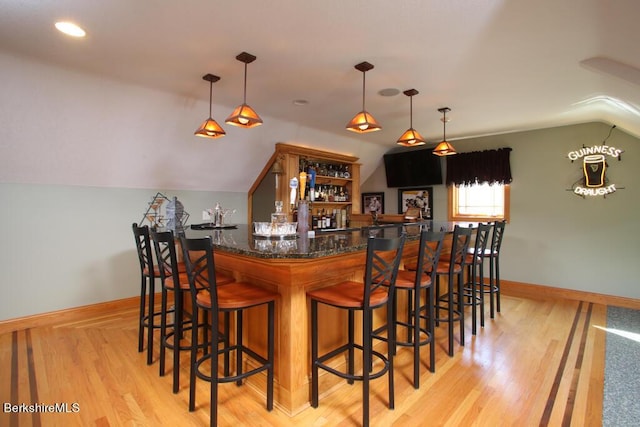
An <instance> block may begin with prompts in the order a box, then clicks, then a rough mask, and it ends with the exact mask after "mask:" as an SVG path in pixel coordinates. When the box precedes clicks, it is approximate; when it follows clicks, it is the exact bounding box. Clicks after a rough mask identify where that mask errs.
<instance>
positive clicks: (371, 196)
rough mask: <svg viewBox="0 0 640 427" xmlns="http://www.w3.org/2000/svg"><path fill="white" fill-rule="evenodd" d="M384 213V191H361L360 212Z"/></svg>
mask: <svg viewBox="0 0 640 427" xmlns="http://www.w3.org/2000/svg"><path fill="white" fill-rule="evenodd" d="M372 211H373V212H376V213H377V214H378V215H382V214H383V213H384V193H382V192H380V193H362V213H365V214H369V213H371V212H372Z"/></svg>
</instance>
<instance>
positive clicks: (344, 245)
mask: <svg viewBox="0 0 640 427" xmlns="http://www.w3.org/2000/svg"><path fill="white" fill-rule="evenodd" d="M455 225H456V223H453V222H434V221H423V222H412V223H406V224H385V225H380V226H369V227H363V228H357V229H353V228H352V229H347V230H335V231H329V232H327V231H323V232H318V233H316V234H315V237H307V236H300V235H297V236H290V237H284V238H274V237H271V238H266V237H261V236H254V235H253V229H252V228H251V227H250V226H248V225H247V224H239V225H237V226H235V228H222V229H204V230H201V229H197V230H196V229H192V228H191V227H188V228H187V229H186V230H185V235H186V236H187V237H189V238H195V237H205V236H211V237H212V239H213V243H214V248H215V250H217V251H222V252H230V253H235V254H239V255H246V256H251V257H256V258H266V259H311V258H319V257H326V256H333V255H339V254H345V253H350V252H356V251H361V250H364V249H366V247H367V239H368V238H369V236H375V237H397V236H398V235H399V234H400V233H402V232H405V233H406V234H407V240H409V241H410V240H417V239H418V238H419V236H420V230H421V229H422V228H424V227H427V228H428V229H432V230H436V231H445V232H452V231H453V227H454V226H455ZM461 225H463V226H469V224H468V223H464V224H461Z"/></svg>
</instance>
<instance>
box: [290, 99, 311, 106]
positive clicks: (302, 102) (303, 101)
mask: <svg viewBox="0 0 640 427" xmlns="http://www.w3.org/2000/svg"><path fill="white" fill-rule="evenodd" d="M308 104H309V101H307V100H306V99H294V100H293V105H308Z"/></svg>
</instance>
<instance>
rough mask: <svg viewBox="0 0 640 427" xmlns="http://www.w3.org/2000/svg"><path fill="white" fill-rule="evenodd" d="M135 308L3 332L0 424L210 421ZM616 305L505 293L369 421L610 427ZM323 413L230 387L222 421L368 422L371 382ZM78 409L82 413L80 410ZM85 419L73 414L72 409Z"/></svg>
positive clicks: (375, 407)
mask: <svg viewBox="0 0 640 427" xmlns="http://www.w3.org/2000/svg"><path fill="white" fill-rule="evenodd" d="M136 316H137V310H136V309H135V308H124V309H112V310H110V312H109V313H108V314H104V313H103V314H100V315H93V316H91V317H90V318H86V319H83V320H75V321H66V322H64V323H60V324H56V325H55V326H42V327H40V326H38V327H33V328H30V329H24V330H19V331H14V332H8V333H3V334H1V335H0V403H2V404H3V411H2V412H0V426H17V425H20V426H31V425H33V426H36V425H42V426H90V425H95V426H123V425H141V426H160V425H168V426H177V425H180V426H189V425H193V426H198V425H208V422H209V411H208V396H209V393H208V383H205V382H204V381H198V402H197V410H196V411H195V412H192V413H190V412H188V410H187V402H188V385H187V375H188V356H187V355H186V354H185V355H184V356H183V357H184V358H183V359H182V362H181V368H182V379H183V380H182V383H181V389H180V392H179V393H178V394H173V393H172V392H171V363H170V358H171V356H170V355H169V356H168V358H169V360H168V364H167V375H166V376H164V377H159V376H158V362H157V348H156V355H155V359H156V361H155V362H154V364H153V365H150V366H148V365H147V364H146V363H145V353H138V352H137V325H136ZM605 322H606V306H605V305H602V304H597V303H589V302H580V301H573V300H564V299H557V298H556V299H542V298H541V299H532V298H525V297H517V296H508V295H504V294H503V296H502V313H500V314H498V315H497V316H496V318H495V319H493V320H491V319H489V316H488V315H487V323H486V326H485V328H484V329H480V330H479V331H478V334H477V335H476V336H472V335H471V328H470V319H467V329H466V330H467V339H466V343H465V344H466V345H465V346H464V347H460V346H459V345H458V346H456V354H455V356H454V357H453V358H449V357H448V356H447V355H446V350H445V348H446V330H445V329H444V328H441V329H439V330H438V331H437V337H436V338H437V343H436V346H437V351H436V358H437V361H436V373H435V374H432V373H430V372H429V371H428V369H427V367H426V363H427V360H428V354H427V351H426V349H425V350H424V351H423V357H422V360H423V370H422V376H421V388H420V389H419V390H415V389H414V388H413V386H412V384H411V377H412V364H411V360H412V359H411V352H410V350H408V349H406V348H401V349H399V351H398V355H397V357H396V359H395V373H396V387H395V393H396V408H395V409H394V410H389V409H388V408H387V381H386V379H385V378H382V379H379V380H376V381H373V382H372V391H371V393H372V399H371V420H372V425H377V426H390V425H394V426H423V425H424V426H436V425H449V426H463V425H464V426H467V425H477V426H537V425H551V426H560V425H567V426H568V425H575V426H586V425H600V424H601V418H602V396H603V376H604V372H603V371H604V351H605V336H604V334H605V332H604V331H602V330H601V329H598V328H596V327H594V326H606V325H605ZM320 389H321V393H322V392H324V395H322V396H321V397H320V406H319V407H318V408H317V409H313V408H310V407H309V408H307V409H305V410H304V411H302V412H301V413H299V414H297V415H296V416H294V417H289V416H288V415H286V414H284V413H283V412H281V411H279V410H278V409H277V408H275V409H274V410H273V411H272V412H267V411H266V409H265V407H264V398H263V397H262V396H261V395H260V394H259V392H258V391H256V390H253V389H252V388H251V387H248V386H243V387H237V386H235V385H233V384H224V385H221V386H220V395H219V407H220V409H219V415H218V416H219V425H230V426H231V425H233V426H245V425H251V426H258V425H262V426H274V425H280V426H334V425H359V424H360V423H361V421H362V420H361V416H362V415H361V412H362V411H361V405H360V399H361V393H362V389H361V385H360V384H358V383H356V384H355V385H353V386H349V385H347V384H346V383H345V384H344V385H341V386H339V387H338V388H337V389H335V390H331V391H329V390H326V389H323V387H322V382H321V383H320ZM8 402H11V403H13V404H21V403H24V404H32V403H43V404H56V403H66V404H69V408H68V409H69V411H71V412H68V413H46V412H34V413H29V412H26V413H25V412H23V413H18V414H16V413H6V412H5V410H6V403H8ZM73 404H77V407H75V406H73ZM76 408H77V409H79V411H78V412H73V410H74V409H76Z"/></svg>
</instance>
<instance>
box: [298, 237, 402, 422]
mask: <svg viewBox="0 0 640 427" xmlns="http://www.w3.org/2000/svg"><path fill="white" fill-rule="evenodd" d="M404 241H405V235H404V233H403V234H402V235H401V236H400V237H395V238H377V237H369V239H368V241H367V258H366V266H365V273H364V283H360V282H354V281H346V282H342V283H339V284H337V285H333V286H329V287H326V288H321V289H316V290H313V291H310V292H308V293H307V296H308V297H309V298H310V300H311V406H313V407H314V408H317V407H318V370H319V369H320V368H321V369H323V370H325V371H327V372H329V373H331V374H334V375H337V376H339V377H341V378H344V379H346V380H347V381H348V382H349V383H350V384H351V383H353V381H354V380H355V381H362V386H363V387H362V388H363V389H362V399H363V405H362V412H363V415H362V420H363V425H364V426H368V425H369V380H372V379H376V378H379V377H381V376H383V375H384V374H387V375H388V379H389V408H390V409H393V407H394V394H393V353H394V351H395V343H394V342H393V337H394V336H395V334H394V332H393V325H394V319H393V317H392V315H393V309H392V305H391V298H390V297H389V296H390V295H393V293H394V287H395V281H396V276H397V274H398V267H399V265H400V259H401V257H402V248H403V246H404ZM384 283H386V284H387V287H385V286H384V285H383V284H384ZM318 304H326V305H329V306H333V307H336V308H340V309H345V310H347V311H348V336H349V338H348V342H347V343H346V344H343V345H341V346H339V347H337V348H335V349H333V350H331V351H329V352H328V353H326V354H324V355H321V356H320V355H318ZM378 308H386V309H387V322H386V324H387V337H388V340H387V341H388V345H387V355H386V356H385V355H383V354H382V353H380V352H378V351H375V350H373V339H374V338H376V337H375V335H374V331H373V311H374V310H375V309H378ZM356 311H361V312H362V345H360V344H357V343H356V342H355V330H354V329H355V312H356ZM356 350H358V351H360V352H362V375H356V374H355V372H354V371H355V366H354V365H355V363H354V354H355V351H356ZM345 352H346V353H347V355H348V366H347V368H346V372H343V371H339V370H337V369H335V368H334V367H332V366H330V365H329V364H328V363H326V362H327V361H329V360H330V359H333V358H334V357H336V356H337V355H339V354H343V353H345ZM374 357H375V359H376V360H379V361H381V362H382V364H383V366H382V368H381V369H380V370H378V371H376V372H371V371H372V370H373V361H374Z"/></svg>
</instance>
